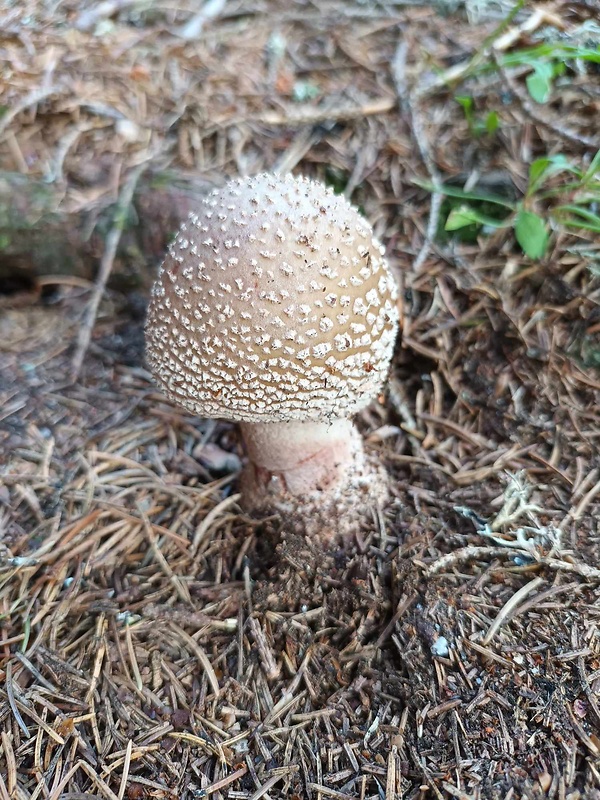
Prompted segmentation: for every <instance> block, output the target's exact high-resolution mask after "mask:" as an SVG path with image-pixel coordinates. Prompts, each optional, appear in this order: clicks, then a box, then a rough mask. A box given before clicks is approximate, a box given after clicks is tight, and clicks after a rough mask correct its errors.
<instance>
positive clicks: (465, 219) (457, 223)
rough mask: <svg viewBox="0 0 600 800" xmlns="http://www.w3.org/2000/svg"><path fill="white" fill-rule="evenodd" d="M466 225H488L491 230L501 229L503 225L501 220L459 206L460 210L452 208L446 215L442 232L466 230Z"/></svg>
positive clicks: (468, 207) (467, 207) (469, 207)
mask: <svg viewBox="0 0 600 800" xmlns="http://www.w3.org/2000/svg"><path fill="white" fill-rule="evenodd" d="M467 225H490V226H491V227H493V228H502V227H503V225H504V223H503V221H502V220H498V219H495V218H494V217H488V216H487V215H486V214H481V213H480V212H479V211H477V210H476V209H474V208H471V206H460V208H453V209H452V211H451V212H450V213H449V214H448V219H447V220H446V224H445V225H444V230H447V231H457V230H459V229H460V228H466V227H467Z"/></svg>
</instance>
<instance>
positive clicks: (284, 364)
mask: <svg viewBox="0 0 600 800" xmlns="http://www.w3.org/2000/svg"><path fill="white" fill-rule="evenodd" d="M395 301H396V287H395V284H394V280H393V278H392V276H391V274H390V271H389V268H388V265H387V262H386V260H385V257H384V248H383V247H382V246H381V244H380V243H379V242H378V241H377V239H376V238H375V237H374V235H373V231H372V228H371V226H370V225H369V223H368V222H367V221H366V220H365V219H364V218H363V217H362V216H361V215H360V213H359V212H358V211H357V209H356V208H354V207H353V206H352V205H351V204H350V203H348V201H347V200H345V199H344V198H343V197H339V196H337V195H335V194H334V193H333V192H332V191H331V190H330V189H328V188H326V187H324V186H323V185H321V184H319V183H316V182H315V181H312V180H309V179H307V178H302V177H300V178H297V177H293V176H290V175H287V176H285V177H280V176H276V175H270V174H263V175H258V176H256V177H254V178H241V179H237V180H233V181H231V182H229V183H228V184H227V185H226V186H224V187H223V188H221V189H217V190H215V191H213V192H212V193H211V194H210V195H208V196H207V197H206V198H205V199H203V200H202V201H201V202H200V204H199V208H198V210H197V212H196V213H192V214H190V216H189V218H188V220H187V221H186V222H185V223H184V224H183V225H182V226H181V229H180V231H179V233H178V235H177V237H176V239H175V241H174V242H173V243H172V245H171V246H170V248H169V252H168V255H167V256H166V258H165V261H164V263H163V265H162V267H161V270H160V274H159V277H158V280H157V282H156V284H155V286H154V288H153V291H152V298H151V301H150V306H149V310H148V321H147V328H146V331H147V358H148V362H149V365H150V367H151V369H152V372H153V374H154V376H155V378H156V379H157V381H158V382H159V383H160V385H161V386H162V387H163V389H164V390H165V392H166V394H167V395H168V396H169V397H170V398H171V399H172V400H174V401H175V402H177V403H178V404H180V405H182V406H184V407H185V408H186V409H188V410H190V411H192V412H194V413H195V414H198V415H200V416H203V417H221V418H226V419H231V420H236V421H240V422H242V423H245V424H244V425H243V427H242V430H243V432H244V437H245V439H246V443H247V445H248V450H249V455H250V459H251V465H252V464H254V465H255V466H256V462H255V461H254V450H256V447H253V444H252V441H251V439H252V431H253V429H254V426H260V428H261V431H260V439H261V444H260V450H261V451H262V450H264V446H265V445H264V437H265V435H266V436H267V438H270V437H277V436H279V438H280V439H284V440H288V439H289V438H290V436H291V438H292V440H293V439H294V438H295V436H296V434H295V433H294V432H295V431H296V430H300V431H301V430H302V425H303V423H306V422H310V424H311V430H313V431H314V430H315V425H316V426H317V428H319V427H320V426H321V425H324V426H325V427H326V428H327V427H329V428H331V427H332V424H333V423H332V421H334V420H343V419H347V418H348V417H349V416H351V415H352V414H354V413H355V412H356V411H358V410H360V409H361V408H363V407H364V406H366V405H367V404H368V403H369V402H370V401H371V399H372V398H373V397H374V396H375V395H376V394H377V392H378V391H379V389H380V388H381V386H382V384H383V381H384V380H385V377H386V374H387V371H388V368H389V363H390V359H391V355H392V351H393V345H394V340H395V337H396V331H397V319H398V312H397V308H396V302H395ZM274 423H285V424H286V425H287V427H286V428H285V431H287V433H285V434H284V432H283V431H284V429H283V428H282V429H280V431H279V434H278V433H277V431H276V428H278V427H279V426H278V425H273V424H274ZM263 425H267V426H269V428H268V429H266V430H267V431H268V432H267V434H265V432H264V431H265V429H263V427H262V426H263ZM333 427H336V426H335V425H333ZM269 429H270V431H269ZM337 429H338V432H339V431H341V427H340V426H339V425H337ZM306 431H308V428H307V429H306ZM330 433H331V431H330ZM345 435H346V434H343V435H342V438H343V437H344V436H345ZM316 436H317V443H314V447H311V446H309V448H308V450H309V451H311V452H312V450H314V449H316V450H319V449H320V445H319V444H318V440H319V436H320V434H318V433H317V434H316ZM336 437H337V438H339V436H337V434H336ZM301 438H302V436H301ZM305 438H306V437H305ZM311 438H312V434H310V435H308V439H311ZM351 438H352V440H353V441H354V443H355V444H356V442H355V439H356V436H355V434H354V432H352V434H351ZM305 444H306V441H305ZM267 449H268V448H267ZM289 449H290V444H289V442H288V444H287V449H286V452H289ZM291 449H292V450H294V447H293V446H292V447H291ZM346 449H347V448H346ZM360 449H361V451H362V448H360ZM306 455H307V451H306V450H305V449H304V445H300V446H299V449H298V457H302V458H303V459H305V458H306ZM339 457H341V456H339ZM343 457H344V458H345V456H343ZM335 458H338V456H335ZM310 459H312V455H310V453H309V460H310ZM262 460H264V458H263V459H262ZM267 460H268V459H267ZM283 461H284V462H285V463H286V464H287V462H288V461H289V459H287V458H284V459H283ZM280 463H281V459H279V460H278V459H277V458H275V459H274V461H273V463H272V464H270V465H269V464H262V463H261V464H259V466H260V469H261V470H266V473H267V474H266V475H264V476H263V478H264V480H265V481H267V482H270V483H272V482H273V480H275V483H277V482H278V481H279V483H280V484H281V487H282V490H285V491H288V492H289V491H292V493H297V492H294V490H293V489H291V487H290V480H288V478H290V475H286V474H285V473H286V469H285V468H284V469H283V470H279V469H278V468H277V465H278V464H280ZM336 463H337V462H336ZM271 467H273V469H271ZM326 473H327V475H328V477H327V481H326V482H327V483H328V484H331V485H334V484H335V483H336V479H335V476H334V477H333V479H332V478H331V475H330V470H329V467H328V468H327V470H326ZM319 481H320V482H319ZM319 481H317V484H315V482H314V481H312V480H310V479H309V480H307V481H300V482H299V483H298V484H297V485H298V487H299V493H300V494H303V493H306V492H310V491H312V490H322V489H324V488H329V487H326V486H323V485H321V484H322V482H323V481H322V478H320V479H319ZM254 482H256V481H254ZM263 482H264V481H263ZM291 482H292V484H294V485H296V484H295V483H294V481H293V480H292V481H291ZM255 488H256V487H255ZM271 488H272V487H271Z"/></svg>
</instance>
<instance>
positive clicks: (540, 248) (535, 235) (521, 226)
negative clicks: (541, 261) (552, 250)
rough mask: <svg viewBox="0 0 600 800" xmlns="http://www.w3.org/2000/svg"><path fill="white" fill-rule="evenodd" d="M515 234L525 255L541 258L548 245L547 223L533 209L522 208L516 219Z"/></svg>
mask: <svg viewBox="0 0 600 800" xmlns="http://www.w3.org/2000/svg"><path fill="white" fill-rule="evenodd" d="M515 236H516V237H517V242H518V243H519V244H520V245H521V248H522V250H523V252H524V253H525V255H527V256H529V258H532V259H538V258H541V257H542V256H543V255H544V253H545V252H546V249H547V247H548V231H547V230H546V223H545V222H544V220H543V219H542V218H541V217H539V216H538V215H537V214H534V213H533V211H525V210H524V209H521V210H520V211H519V213H518V214H517V219H516V220H515Z"/></svg>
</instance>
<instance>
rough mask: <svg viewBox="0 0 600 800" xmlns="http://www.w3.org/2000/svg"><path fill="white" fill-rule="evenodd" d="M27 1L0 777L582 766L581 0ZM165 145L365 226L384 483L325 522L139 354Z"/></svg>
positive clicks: (14, 40)
mask: <svg viewBox="0 0 600 800" xmlns="http://www.w3.org/2000/svg"><path fill="white" fill-rule="evenodd" d="M50 5H51V4H45V3H41V2H37V3H34V2H31V3H27V2H25V3H22V4H15V5H14V8H12V9H10V8H7V6H6V5H5V7H4V9H3V10H2V11H1V13H0V30H1V31H2V33H1V39H0V48H1V50H2V57H3V61H4V64H5V67H4V69H5V73H4V75H3V78H2V81H3V84H2V89H3V94H2V96H1V98H0V105H1V106H2V108H3V115H2V116H1V117H0V168H1V169H2V170H4V173H5V175H6V176H8V175H9V173H10V175H12V176H13V178H14V175H19V180H23V182H24V185H25V184H27V185H33V183H35V182H36V181H37V182H39V185H42V184H43V185H44V186H46V187H49V194H48V197H49V198H50V200H49V201H48V202H50V205H51V208H47V207H45V209H44V213H43V214H41V213H40V215H39V217H38V218H37V220H36V219H34V221H33V222H32V221H31V218H32V214H31V213H30V212H31V209H30V208H25V209H24V210H23V215H24V218H25V217H27V226H23V229H22V230H20V231H18V232H17V233H18V234H19V235H18V236H17V235H15V242H16V241H17V239H19V243H18V246H17V245H15V248H16V249H15V250H14V251H12V250H10V247H11V246H12V245H11V243H9V242H8V240H6V239H5V240H3V244H2V247H3V248H4V250H5V265H6V264H8V265H9V268H11V269H12V266H11V265H13V264H14V273H13V274H14V276H15V279H14V280H13V281H8V280H7V279H6V282H5V284H4V287H0V729H1V738H0V798H2V799H3V800H4V798H19V800H21V799H23V800H25V799H27V800H34V798H35V799H37V798H42V799H45V798H52V800H59V798H63V799H64V800H67V798H70V799H71V800H76V798H82V799H83V798H92V797H104V798H111V800H123V798H130V799H131V800H138V799H139V798H144V797H148V798H150V797H154V798H184V799H185V800H188V799H189V800H191V799H192V798H194V799H198V798H203V797H210V798H231V799H232V800H233V798H239V799H240V800H241V799H242V798H243V799H244V800H258V798H267V800H268V798H271V799H272V800H276V798H300V799H302V800H304V798H307V799H309V798H310V800H326V799H327V798H361V800H375V799H376V798H377V800H383V799H384V798H385V800H399V798H411V800H417V798H419V800H425V799H426V798H438V799H439V798H461V799H462V800H468V799H469V798H473V800H476V798H490V799H491V800H496V799H498V800H499V799H500V798H502V800H511V798H520V797H526V798H556V799H557V800H563V799H564V800H566V799H567V798H569V800H577V798H582V799H583V798H586V799H587V800H594V798H595V799H596V800H598V799H599V798H600V634H599V629H598V626H599V625H600V598H599V594H598V587H599V586H600V529H599V522H598V520H599V519H600V455H599V444H600V427H599V424H598V421H599V414H600V402H599V400H600V394H599V390H600V376H599V374H598V366H599V365H600V337H599V334H600V277H599V276H600V244H599V240H598V231H600V228H597V227H595V226H597V222H596V220H598V217H597V209H598V206H597V200H598V199H600V189H599V185H600V181H599V180H598V179H597V173H596V172H595V170H598V169H599V168H600V164H599V163H598V161H597V160H596V162H594V161H593V158H594V156H595V154H596V152H597V151H599V150H600V135H599V133H598V126H597V120H598V116H599V114H600V88H599V87H600V71H599V64H598V62H599V61H600V55H598V57H597V58H594V53H596V54H598V53H599V52H600V51H599V50H598V42H599V41H600V27H599V26H598V25H597V22H596V21H595V19H596V11H594V6H595V4H594V3H593V2H591V0H585V1H584V0H574V1H573V2H569V3H564V4H563V3H561V2H555V3H549V4H539V5H536V4H525V3H524V4H522V5H521V6H520V7H519V8H515V10H514V12H511V10H510V6H508V5H506V4H503V3H501V2H498V3H487V4H486V3H478V2H475V0H471V2H468V3H466V4H462V3H456V4H455V6H454V7H453V8H452V9H450V8H449V7H445V6H442V5H440V6H435V7H434V6H420V5H416V4H414V5H413V4H409V5H402V4H400V3H392V2H385V3H384V2H382V3H377V2H371V3H367V2H356V3H354V2H344V1H343V0H339V1H338V2H335V1H334V0H322V1H320V2H318V3H316V2H315V3H311V2H309V1H308V0H294V1H292V0H281V2H276V1H275V0H251V2H243V3H242V2H241V1H240V2H235V0H232V1H231V2H216V0H211V2H209V3H207V4H206V6H205V13H204V16H203V15H202V14H198V13H197V11H196V12H195V14H194V13H193V12H192V11H191V10H189V9H193V8H196V9H197V4H195V3H192V2H190V3H189V4H187V6H186V4H185V3H172V4H169V3H164V4H149V3H140V2H122V3H114V4H113V5H112V6H111V7H109V6H110V4H92V3H79V2H74V1H73V2H57V3H54V4H52V8H51V9H50ZM186 9H187V10H186ZM100 12H103V13H104V16H102V14H101V13H100ZM110 13H112V16H110ZM569 48H570V49H569ZM594 48H595V50H594ZM561 64H562V66H561ZM457 98H458V99H457ZM532 165H537V166H533V167H532ZM590 165H591V166H590ZM155 169H156V170H160V171H162V172H163V173H164V171H165V170H172V172H173V174H174V175H176V176H177V180H178V182H183V183H185V181H186V180H187V179H189V180H192V181H201V182H202V183H203V184H205V185H207V186H210V185H219V184H222V182H223V181H224V179H225V178H226V177H227V176H232V175H237V174H251V173H255V172H258V171H261V170H279V171H286V170H294V171H295V172H298V173H303V174H308V175H311V176H314V177H316V178H319V179H321V180H323V181H325V182H327V183H329V184H330V185H333V186H334V188H335V189H336V191H340V192H344V193H345V194H346V195H347V196H348V197H349V198H351V199H352V201H353V202H355V203H356V204H357V205H359V207H360V208H361V209H362V210H363V211H364V213H365V214H366V215H367V216H368V217H369V219H370V220H371V221H372V222H373V224H374V227H375V230H376V232H377V234H378V236H379V238H380V239H381V240H382V241H383V242H384V243H385V244H386V246H387V249H388V254H389V259H390V262H391V264H392V267H393V268H394V270H395V271H396V274H397V276H398V280H399V282H400V285H401V334H400V337H399V340H398V345H397V349H396V354H395V358H394V361H393V365H392V371H391V375H390V380H389V383H388V386H387V387H386V392H385V395H384V396H382V397H381V398H380V399H379V401H378V402H376V403H374V404H372V406H371V407H369V409H368V410H367V411H366V412H364V413H363V414H362V415H361V416H360V419H359V420H358V421H357V422H358V425H359V427H360V429H361V432H362V433H363V435H364V438H365V440H366V443H367V447H368V448H369V449H370V451H371V452H373V453H377V454H378V457H379V458H380V459H381V461H382V462H383V463H384V464H385V465H386V467H387V469H388V471H389V473H390V475H391V479H392V485H393V494H394V497H393V501H392V502H391V503H390V504H389V506H388V507H386V508H385V509H373V510H372V515H371V518H372V523H371V524H366V523H365V530H364V531H363V532H362V534H361V535H360V536H357V537H356V539H354V540H352V541H351V542H346V543H344V544H343V545H340V546H339V548H337V549H336V550H335V551H334V552H330V551H329V552H328V551H323V550H322V549H321V548H320V546H319V543H318V542H316V541H305V540H303V539H301V538H297V537H295V536H292V535H291V534H290V533H289V531H288V530H286V522H285V520H283V521H277V520H270V521H269V522H268V528H269V531H270V534H269V536H265V535H264V530H265V526H266V523H265V521H264V520H260V519H252V518H250V517H248V516H247V515H246V514H244V513H243V511H242V510H241V509H240V508H239V506H238V504H237V500H238V497H239V496H238V494H237V493H236V491H237V475H238V471H239V466H240V463H241V460H242V459H243V453H242V450H241V445H240V440H239V438H238V434H237V430H236V428H235V426H233V425H231V424H226V423H223V422H219V421H206V420H203V419H197V418H193V417H191V416H190V415H189V414H187V413H186V412H184V411H182V410H180V409H178V408H176V407H174V406H172V405H171V404H170V403H169V402H167V401H166V400H165V399H164V397H162V396H161V394H160V392H159V391H158V390H157V389H156V388H155V387H154V386H153V384H152V381H151V379H150V376H149V374H148V372H147V371H146V369H145V367H144V362H143V317H144V308H145V302H146V299H147V295H148V288H149V285H150V283H151V281H152V278H153V275H154V274H155V269H156V265H157V259H158V256H157V254H156V252H155V251H156V250H158V251H160V248H161V246H162V245H161V244H160V242H162V239H163V238H164V237H167V236H168V234H170V233H171V231H170V230H160V231H154V232H152V230H151V231H150V233H151V234H152V235H150V236H148V228H150V229H152V226H153V225H154V226H160V225H161V224H162V225H164V224H166V223H164V220H163V222H161V219H160V213H159V212H158V211H157V210H156V209H155V210H154V212H153V214H154V216H153V215H152V214H150V215H148V214H146V217H144V211H143V209H141V206H140V205H139V195H137V194H136V192H137V184H138V181H140V180H142V179H143V177H144V175H143V173H144V171H145V170H150V171H153V170H155ZM590 170H591V171H590ZM6 180H9V178H8V177H6ZM11 180H12V178H11ZM163 181H164V178H163ZM441 183H444V184H446V187H445V191H444V193H443V194H442V193H441V192H437V191H436V186H438V185H439V184H441ZM161 185H162V184H161ZM424 185H427V186H428V187H429V188H423V187H424ZM159 189H160V187H157V189H156V191H159ZM132 198H133V199H132ZM523 198H525V199H524V200H523ZM179 199H180V200H181V198H179ZM498 199H499V201H498ZM17 201H18V198H16V199H15V202H17ZM45 202H46V201H45ZM182 203H183V205H185V203H184V202H183V200H182ZM502 203H504V205H502ZM136 204H137V205H136ZM115 208H116V212H115ZM174 208H175V209H176V210H177V209H178V208H180V206H179V205H177V203H174ZM133 210H135V213H134V211H133ZM124 213H125V217H124V216H123V214H124ZM106 214H108V216H106ZM103 215H104V216H103ZM111 215H112V216H111ZM465 215H466V216H465ZM33 217H35V213H33ZM141 219H142V220H146V221H145V223H144V224H145V226H146V229H145V233H144V236H142V238H141V240H140V241H141V244H140V241H137V240H136V246H135V247H133V245H131V240H129V239H127V245H128V246H125V241H126V237H127V236H128V234H129V228H128V226H130V227H131V229H135V226H136V224H138V223H139V221H140V220H141ZM69 220H71V221H72V227H71V228H69ZM82 220H83V222H82ZM100 220H102V224H100V222H99V221H100ZM107 220H108V222H107ZM65 221H66V222H65ZM128 221H129V222H128ZM599 221H600V220H599ZM50 224H52V225H54V226H55V227H53V228H52V231H53V236H55V235H61V231H62V235H63V236H64V238H65V241H67V240H68V241H73V240H72V239H70V238H69V237H71V236H72V235H73V230H74V229H75V226H76V225H77V226H79V225H84V226H85V225H87V231H88V235H87V237H86V236H83V237H80V238H77V237H76V238H77V243H78V244H81V242H82V241H83V240H85V241H86V242H87V243H88V244H89V242H90V241H91V242H92V244H93V247H91V251H90V252H86V255H85V258H84V264H87V269H89V274H86V267H85V266H84V268H83V270H82V269H74V270H67V269H66V268H64V269H62V268H61V264H60V263H57V264H55V265H54V267H53V268H52V269H51V270H49V269H48V268H47V263H48V262H47V253H46V254H44V258H43V259H41V260H40V261H39V262H36V252H37V251H36V249H35V248H33V249H31V250H28V249H27V247H28V245H27V240H28V238H30V237H29V233H28V231H29V230H30V229H31V230H32V231H33V233H35V232H37V233H39V232H40V231H42V232H43V231H44V230H46V229H45V228H44V226H45V225H50ZM2 225H4V226H5V225H6V223H5V222H2ZM56 225H58V228H57V227H56ZM61 225H64V226H66V228H68V230H64V229H63V228H61ZM0 227H1V226H0ZM448 228H454V230H447V229H448ZM57 230H58V234H56V232H57ZM33 233H32V236H33ZM4 236H5V237H6V236H7V234H4ZM153 236H154V238H153ZM19 237H20V238H19ZM90 237H96V238H95V239H94V238H90ZM124 237H125V238H124ZM134 238H135V236H134ZM36 241H37V242H38V245H39V239H38V240H36ZM53 241H54V240H53ZM157 242H158V244H157ZM38 245H36V247H37V246H38ZM9 252H10V259H15V260H14V261H11V260H6V259H9V255H7V254H8V253H9ZM40 264H41V266H40ZM6 274H8V273H5V277H6ZM94 280H95V281H96V283H94V282H93V281H94ZM273 529H274V530H275V540H274V539H273V535H274V534H273Z"/></svg>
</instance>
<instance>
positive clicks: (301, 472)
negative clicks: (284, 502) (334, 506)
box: [241, 419, 365, 505]
mask: <svg viewBox="0 0 600 800" xmlns="http://www.w3.org/2000/svg"><path fill="white" fill-rule="evenodd" d="M241 429H242V435H243V437H244V441H245V442H246V450H247V453H248V458H249V463H248V465H247V467H246V469H245V472H244V476H243V480H244V483H245V488H246V490H247V491H246V496H247V497H251V498H253V500H258V503H256V505H261V504H262V502H264V501H265V500H267V499H268V498H269V497H271V498H273V497H274V496H275V497H277V496H278V495H286V494H287V495H292V496H293V497H304V496H307V495H314V494H316V493H335V491H336V490H337V489H342V488H343V487H346V486H347V485H348V484H349V483H351V482H354V479H355V478H357V477H360V476H361V475H364V473H365V454H364V450H363V445H362V439H361V437H360V434H359V433H358V431H357V430H356V428H355V427H354V425H353V424H352V422H351V421H350V420H348V419H334V420H331V421H329V422H316V421H313V420H309V421H306V422H272V423H260V424H250V423H243V424H242V425H241Z"/></svg>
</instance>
